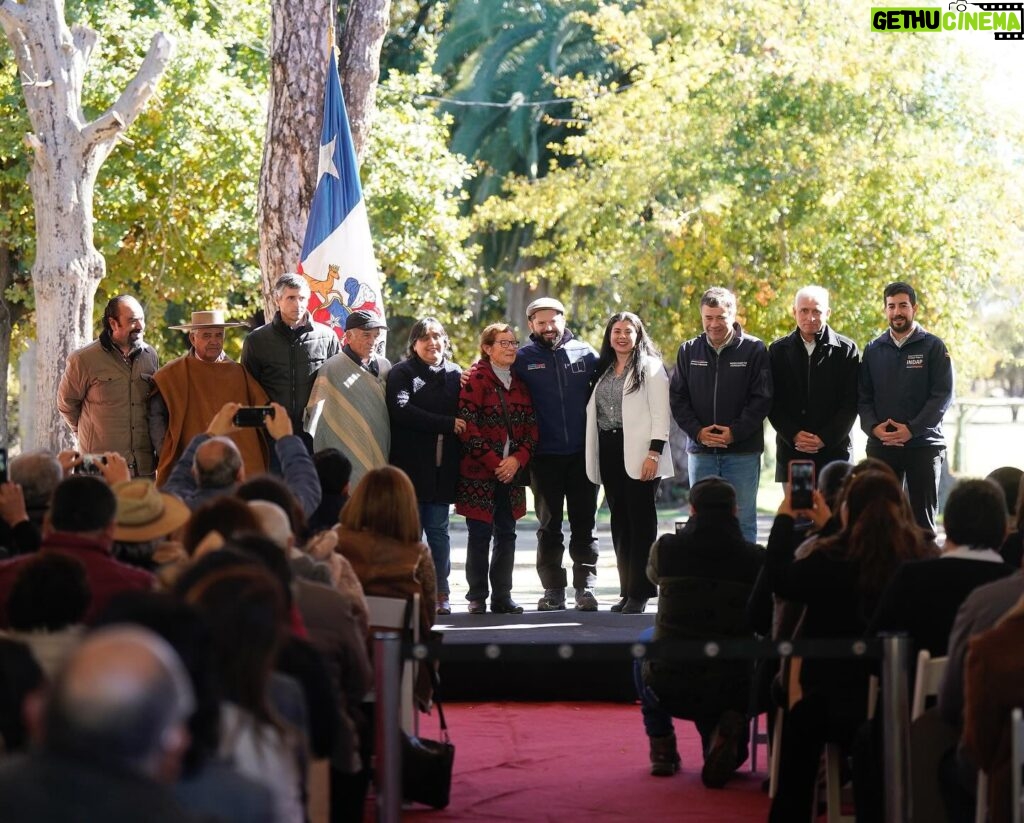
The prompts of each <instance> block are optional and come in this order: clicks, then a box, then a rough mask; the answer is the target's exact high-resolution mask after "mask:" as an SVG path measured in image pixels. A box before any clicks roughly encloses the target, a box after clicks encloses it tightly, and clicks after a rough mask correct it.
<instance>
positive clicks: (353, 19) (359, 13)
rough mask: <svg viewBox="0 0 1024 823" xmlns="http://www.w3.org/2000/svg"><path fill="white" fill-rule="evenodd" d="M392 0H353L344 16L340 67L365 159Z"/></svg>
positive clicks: (355, 143) (355, 136)
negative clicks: (365, 148)
mask: <svg viewBox="0 0 1024 823" xmlns="http://www.w3.org/2000/svg"><path fill="white" fill-rule="evenodd" d="M390 16H391V0H354V1H353V2H352V4H351V5H350V6H349V9H348V16H347V18H346V19H345V31H344V32H343V34H342V37H341V56H340V59H339V60H338V71H339V72H340V74H341V90H342V93H343V94H344V95H345V108H346V109H348V122H349V125H350V126H351V128H352V145H353V146H354V147H355V150H356V159H358V160H360V161H361V160H362V158H363V149H364V147H365V146H366V139H367V137H368V136H369V134H370V127H371V126H372V125H373V116H374V114H375V113H376V110H377V81H378V80H379V79H380V50H381V47H382V46H383V45H384V37H385V36H386V35H387V33H388V20H389V18H390Z"/></svg>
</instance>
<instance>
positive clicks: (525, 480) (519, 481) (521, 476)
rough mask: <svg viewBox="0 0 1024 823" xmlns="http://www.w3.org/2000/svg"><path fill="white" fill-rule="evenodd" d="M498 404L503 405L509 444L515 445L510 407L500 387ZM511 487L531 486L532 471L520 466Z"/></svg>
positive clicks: (510, 482) (513, 476)
mask: <svg viewBox="0 0 1024 823" xmlns="http://www.w3.org/2000/svg"><path fill="white" fill-rule="evenodd" d="M498 402H499V403H501V412H502V414H504V415H505V429H506V430H507V431H508V442H509V443H515V441H516V439H515V436H514V435H513V434H512V418H511V417H509V416H508V406H506V405H505V392H503V391H502V390H501V388H500V387H498ZM508 484H509V485H510V486H523V487H526V486H529V485H530V470H529V469H528V468H527V467H526V466H520V467H519V468H518V469H516V473H515V474H513V475H512V479H511V480H509V481H508Z"/></svg>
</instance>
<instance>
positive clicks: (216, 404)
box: [151, 309, 270, 486]
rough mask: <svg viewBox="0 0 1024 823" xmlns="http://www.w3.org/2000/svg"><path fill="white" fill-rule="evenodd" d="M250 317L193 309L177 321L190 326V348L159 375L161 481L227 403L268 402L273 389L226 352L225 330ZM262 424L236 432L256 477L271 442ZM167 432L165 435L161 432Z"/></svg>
mask: <svg viewBox="0 0 1024 823" xmlns="http://www.w3.org/2000/svg"><path fill="white" fill-rule="evenodd" d="M244 325H245V324H244V323H232V322H228V320H227V319H226V317H225V314H224V312H223V311H222V310H221V309H213V310H211V311H194V312H192V322H191V323H182V324H181V325H178V326H171V328H172V329H179V330H181V331H186V332H188V339H189V343H190V346H189V350H188V353H187V354H184V355H182V356H181V357H179V358H178V359H177V360H172V361H171V362H170V363H168V364H167V365H166V366H164V367H163V368H161V369H159V370H158V371H157V372H156V374H154V375H153V383H154V384H155V385H156V391H155V392H154V394H153V397H152V400H151V402H152V403H153V404H154V406H155V409H156V412H157V413H156V414H155V415H154V416H155V417H158V418H160V419H162V420H163V421H165V424H166V429H165V432H162V433H160V432H158V433H154V435H153V442H154V446H155V447H156V450H157V454H159V455H160V461H159V465H158V466H157V485H158V486H162V485H163V484H164V483H166V482H167V478H168V477H170V474H171V470H172V469H173V468H174V464H175V463H176V462H177V461H178V458H179V457H181V454H182V452H183V451H184V450H185V447H186V446H187V445H188V443H189V442H190V441H191V440H192V438H193V437H195V435H197V434H200V433H201V432H204V431H206V426H207V424H208V423H209V422H210V420H212V419H213V417H214V415H216V413H217V412H218V411H220V409H221V408H222V407H223V406H224V404H225V403H229V402H234V403H241V404H242V405H243V406H265V405H267V403H269V402H270V401H269V399H268V398H267V393H266V392H265V391H264V390H263V388H262V386H260V384H259V383H257V382H256V380H255V379H253V377H252V375H250V374H249V373H248V372H247V371H246V370H245V369H244V368H243V367H242V366H241V365H240V364H238V363H236V362H235V361H234V360H232V359H231V358H230V357H228V356H227V355H226V354H225V353H224V330H225V329H228V328H234V327H238V326H244ZM261 432H262V429H256V428H253V429H243V430H242V431H239V432H236V433H235V434H232V435H231V439H232V440H234V441H235V444H236V445H237V446H238V449H239V451H240V452H241V453H242V461H243V463H244V465H245V473H246V475H247V476H249V477H252V476H255V475H257V474H261V473H262V472H265V471H266V470H267V455H268V450H267V445H266V441H265V440H264V438H263V436H262V434H261ZM161 435H162V436H161Z"/></svg>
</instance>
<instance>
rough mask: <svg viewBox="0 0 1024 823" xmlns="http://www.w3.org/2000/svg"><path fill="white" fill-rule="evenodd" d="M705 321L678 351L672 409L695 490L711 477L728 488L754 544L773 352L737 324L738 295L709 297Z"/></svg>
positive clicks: (704, 301)
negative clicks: (684, 440)
mask: <svg viewBox="0 0 1024 823" xmlns="http://www.w3.org/2000/svg"><path fill="white" fill-rule="evenodd" d="M700 319H701V324H702V325H703V327H704V333H703V334H701V335H698V336H697V337H694V338H693V339H692V340H687V341H686V342H685V343H683V344H682V345H681V346H680V347H679V354H678V356H677V357H676V370H675V372H674V373H673V374H672V382H671V384H670V386H669V404H670V406H671V407H672V416H673V417H674V418H675V421H676V423H678V424H679V428H681V429H682V430H683V431H684V432H686V436H687V443H686V451H687V468H688V469H689V474H690V486H694V485H696V483H697V481H699V480H700V479H701V478H704V477H709V476H711V475H717V476H721V477H724V478H725V479H726V480H727V481H729V483H730V484H732V486H733V488H734V489H735V490H736V500H737V507H738V515H739V521H740V528H741V529H742V530H743V536H744V537H745V538H746V539H747V540H749V541H751V542H754V541H755V540H757V486H758V482H759V480H760V478H761V453H762V452H763V451H764V419H765V417H767V416H768V412H769V410H770V409H771V405H772V372H771V367H770V365H769V363H768V349H767V348H766V347H765V345H764V343H762V342H761V341H760V340H758V339H757V338H756V337H753V336H752V335H750V334H747V332H745V331H744V330H743V328H742V327H741V326H740V324H739V323H737V322H736V295H734V294H733V293H732V292H730V291H728V290H727V289H723V288H718V287H715V288H710V289H708V290H707V291H706V292H704V294H703V295H702V296H701V298H700Z"/></svg>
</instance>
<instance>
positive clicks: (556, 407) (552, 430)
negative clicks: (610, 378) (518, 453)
mask: <svg viewBox="0 0 1024 823" xmlns="http://www.w3.org/2000/svg"><path fill="white" fill-rule="evenodd" d="M530 340H531V341H532V342H530V343H527V344H526V345H525V346H523V347H522V348H521V349H520V350H519V353H518V354H517V355H516V362H515V363H514V364H513V365H512V370H513V371H514V372H515V375H516V377H518V378H519V379H520V380H522V381H523V382H524V383H525V384H526V387H527V388H528V389H529V390H530V396H531V397H532V398H533V411H534V413H535V414H536V415H537V426H538V428H539V429H540V440H539V442H538V443H537V450H536V452H535V454H538V455H544V454H577V453H578V452H582V451H583V448H584V438H585V437H586V433H587V400H589V399H590V381H591V378H593V376H594V369H595V367H596V366H597V352H596V351H594V349H593V348H592V347H591V346H590V345H589V344H587V343H584V342H583V341H582V340H577V339H576V338H575V337H573V335H572V332H570V331H568V330H566V332H565V333H564V334H563V335H562V340H561V342H560V343H559V344H558V345H557V346H555V347H554V348H549V347H548V346H545V345H544V344H543V343H541V342H539V339H538V337H537V335H534V334H531V335H530Z"/></svg>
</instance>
